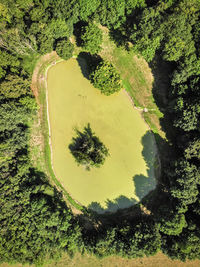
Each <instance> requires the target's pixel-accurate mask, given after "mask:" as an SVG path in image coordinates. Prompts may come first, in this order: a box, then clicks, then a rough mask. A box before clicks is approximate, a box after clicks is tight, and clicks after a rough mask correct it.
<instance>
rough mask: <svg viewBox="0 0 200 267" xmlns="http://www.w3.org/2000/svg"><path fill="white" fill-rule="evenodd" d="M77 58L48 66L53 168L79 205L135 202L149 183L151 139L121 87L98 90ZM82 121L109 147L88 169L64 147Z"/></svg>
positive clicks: (117, 205) (99, 207) (103, 208)
mask: <svg viewBox="0 0 200 267" xmlns="http://www.w3.org/2000/svg"><path fill="white" fill-rule="evenodd" d="M82 63H84V62H82ZM79 64H80V62H79V63H78V61H77V60H76V59H70V60H68V61H62V62H60V63H57V64H56V65H54V66H52V67H51V68H50V69H49V70H48V75H47V91H48V114H49V123H50V133H51V137H50V138H51V145H52V163H53V168H54V171H55V175H56V177H57V179H58V180H59V181H60V183H61V184H62V185H63V187H64V188H65V189H66V190H67V191H68V192H69V193H70V195H71V196H72V197H73V198H74V199H75V200H77V201H78V202H80V203H81V204H82V205H84V206H86V207H88V206H89V207H90V208H92V209H94V210H96V211H98V212H104V211H106V210H108V211H115V210H116V209H117V208H124V207H128V206H131V205H133V204H135V203H136V202H137V201H139V200H140V199H141V198H142V197H143V196H144V195H145V194H147V193H148V192H149V191H150V190H152V189H154V188H155V185H156V182H155V177H154V159H155V153H156V147H155V142H154V138H153V136H152V134H151V133H150V132H149V130H148V127H147V125H146V124H145V122H144V120H143V118H142V116H141V114H140V113H139V112H138V111H137V110H136V109H134V108H133V106H132V103H131V101H130V99H129V97H128V96H127V94H126V92H125V91H124V90H121V91H120V92H119V93H117V94H114V95H111V96H105V95H102V94H101V93H100V91H99V90H98V89H95V88H94V87H93V86H92V84H91V83H90V81H89V80H88V79H86V78H85V77H84V75H83V74H82V71H83V67H82V68H81V67H80V65H79ZM83 65H84V64H83ZM88 123H90V126H91V129H92V131H94V133H95V134H96V135H97V136H98V137H99V138H100V140H101V141H102V142H103V143H104V144H105V146H106V147H107V148H108V149H109V153H110V156H109V157H107V158H106V160H105V163H104V165H103V166H102V167H100V168H93V169H92V170H90V171H86V170H85V169H84V168H83V167H82V166H77V164H76V162H75V160H74V158H73V156H72V154H71V153H70V150H69V148H68V146H69V144H70V143H71V140H72V137H73V136H74V135H75V129H79V130H82V129H83V128H84V127H85V126H86V125H87V124H88Z"/></svg>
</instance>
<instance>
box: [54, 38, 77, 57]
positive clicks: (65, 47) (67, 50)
mask: <svg viewBox="0 0 200 267" xmlns="http://www.w3.org/2000/svg"><path fill="white" fill-rule="evenodd" d="M73 51H74V45H73V44H72V43H71V42H70V41H69V40H68V39H62V40H58V41H57V43H56V53H57V54H58V55H59V57H61V58H63V59H65V60H67V59H69V58H71V57H72V55H73Z"/></svg>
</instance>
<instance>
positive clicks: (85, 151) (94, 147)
mask: <svg viewBox="0 0 200 267" xmlns="http://www.w3.org/2000/svg"><path fill="white" fill-rule="evenodd" d="M76 134H77V136H76V137H73V139H72V143H71V144H70V145H69V149H70V151H71V153H72V155H73V157H74V158H75V160H76V162H77V164H78V165H83V166H84V167H85V168H86V170H90V169H91V168H92V167H97V168H99V167H100V166H101V165H103V164H104V162H105V159H106V157H107V156H108V155H109V153H108V149H107V148H106V146H105V145H104V144H103V143H102V142H101V141H100V140H99V138H98V137H97V136H96V135H95V134H94V133H93V132H92V129H91V127H90V124H88V125H87V126H86V127H84V129H83V132H80V131H79V130H77V129H76Z"/></svg>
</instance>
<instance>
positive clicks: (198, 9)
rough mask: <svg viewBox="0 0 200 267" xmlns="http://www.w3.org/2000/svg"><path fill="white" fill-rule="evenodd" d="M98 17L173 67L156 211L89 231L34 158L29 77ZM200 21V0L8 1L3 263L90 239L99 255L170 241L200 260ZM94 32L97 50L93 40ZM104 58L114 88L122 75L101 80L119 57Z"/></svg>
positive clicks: (0, 92)
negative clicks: (45, 57) (40, 61)
mask: <svg viewBox="0 0 200 267" xmlns="http://www.w3.org/2000/svg"><path fill="white" fill-rule="evenodd" d="M93 20H95V22H96V23H98V22H99V23H101V24H102V25H103V26H107V27H108V28H109V30H110V32H111V33H112V38H113V39H114V40H115V41H116V42H117V44H118V45H122V44H125V48H127V47H128V49H131V50H133V51H135V52H136V53H138V54H141V55H142V56H143V57H145V59H146V60H147V61H148V62H150V63H151V65H152V67H153V71H155V70H156V67H157V69H159V65H157V64H158V62H157V59H158V58H159V60H160V61H162V62H164V63H166V64H168V66H170V76H169V81H168V84H169V86H168V88H167V89H166V90H165V101H160V99H158V98H156V96H159V95H160V94H159V92H158V91H157V92H155V101H156V102H157V103H158V106H159V107H160V109H161V110H162V112H164V118H163V119H162V120H161V124H162V126H163V129H164V130H165V131H166V136H167V141H166V140H162V141H163V143H165V145H166V146H165V147H164V149H163V150H161V162H162V175H161V178H160V182H159V184H158V187H157V189H156V190H155V192H153V194H152V195H151V196H150V200H149V202H148V201H147V202H145V204H146V206H147V207H148V208H149V210H150V214H149V215H148V214H140V216H139V215H137V214H138V213H137V212H135V213H134V211H132V210H130V211H129V213H127V214H128V216H127V215H126V218H125V219H124V217H123V216H120V214H119V216H118V217H117V220H114V218H111V217H109V219H110V221H109V224H105V225H103V224H102V225H101V227H99V228H98V230H96V228H94V229H92V230H88V228H87V227H85V228H84V227H83V229H82V232H81V234H80V229H79V226H78V223H77V220H76V219H75V218H74V216H73V214H72V212H71V210H70V209H69V208H68V207H67V206H66V204H65V202H64V201H63V199H62V195H61V194H60V193H59V192H58V191H57V189H56V188H54V187H52V186H51V185H50V184H49V181H48V179H47V177H46V176H45V174H44V173H41V172H39V171H38V170H37V169H35V168H33V166H32V162H31V160H30V155H29V142H30V141H29V139H30V124H31V123H32V121H31V118H32V116H33V113H34V112H35V111H36V108H37V107H36V103H35V100H34V97H33V95H32V93H31V90H30V87H29V85H30V81H31V74H32V70H33V67H34V62H35V59H37V58H38V56H40V55H43V54H46V53H48V52H51V51H52V50H55V49H56V51H57V52H58V54H59V55H60V56H61V57H63V58H68V57H70V55H71V53H72V46H71V44H70V43H69V41H68V40H70V39H69V37H70V36H71V35H72V33H73V30H74V25H77V23H78V22H80V23H81V24H83V25H94V24H93ZM83 21H84V23H83ZM199 21H200V2H199V0H190V1H188V0H170V1H165V0H163V1H161V0H157V1H145V0H128V1H125V0H109V1H108V0H91V1H87V0H57V1H54V0H40V1H39V0H18V1H13V0H0V29H1V31H0V83H1V87H0V261H7V262H21V263H26V262H27V263H37V264H40V263H42V262H43V261H45V260H46V259H51V258H56V257H58V256H59V255H60V253H61V252H62V251H68V252H69V253H70V254H72V253H73V252H74V251H76V250H77V248H82V246H83V245H82V244H84V247H85V249H86V250H87V251H88V252H93V253H95V254H97V255H99V256H105V255H113V254H118V255H121V256H126V257H142V256H143V255H154V254H155V253H156V252H157V251H158V250H160V249H161V250H162V251H163V252H164V253H165V254H167V255H168V256H170V257H171V258H173V259H181V260H186V259H195V258H200V230H199V220H200V212H199V210H200V194H199V188H200V168H199V162H200V156H199V149H200V124H199V122H200V22H199ZM89 27H91V28H92V27H93V26H88V29H87V31H88V32H89ZM96 29H97V28H96ZM84 39H85V43H86V44H87V45H88V44H89V45H91V47H92V48H91V47H90V48H88V50H90V52H91V53H92V52H94V51H92V50H91V49H93V41H92V38H90V37H89V36H85V37H83V40H84ZM65 40H67V41H66V42H65ZM88 40H89V41H88ZM130 44H132V45H130ZM65 45H66V46H65ZM99 45H100V42H99ZM97 51H98V50H97ZM104 64H105V69H104V70H103V69H102V70H101V71H100V73H99V75H101V74H102V78H101V80H99V79H98V75H97V76H96V77H95V75H94V78H93V79H94V81H95V82H96V81H97V85H98V84H100V86H101V88H103V87H104V88H103V90H106V93H108V94H109V93H110V91H109V90H110V89H112V90H111V91H112V92H113V88H114V87H112V86H113V83H110V85H109V86H108V87H106V84H109V82H108V81H105V83H103V87H102V84H101V82H102V81H104V80H103V78H104V76H105V73H106V71H107V69H109V71H108V75H110V73H111V72H112V71H111V72H110V68H111V67H110V65H109V63H102V65H100V66H99V67H98V68H97V70H100V69H101V67H102V66H104ZM111 69H112V68H111ZM159 71H162V69H160V70H159ZM97 73H98V72H97ZM154 74H155V75H154V78H155V80H156V79H159V77H157V75H156V71H155V73H154ZM116 77H118V75H117V76H116V75H115V74H114V75H113V76H112V75H111V77H110V76H109V78H111V79H114V81H115V78H116ZM119 80H120V79H118V78H117V84H118V85H119V83H118V82H119ZM161 87H162V86H161ZM161 87H160V88H159V90H161V89H162V88H161ZM101 88H100V89H101ZM117 88H119V87H117ZM107 90H108V91H107ZM154 90H155V91H156V88H154ZM156 137H157V140H161V138H160V137H159V136H156ZM160 143H162V142H160ZM160 143H159V144H160ZM69 175H70V174H69ZM122 178H123V177H122ZM144 201H145V200H144ZM148 203H151V204H148ZM135 214H136V215H135ZM102 221H105V218H103V220H102ZM81 222H82V221H81V220H80V221H79V223H80V224H81ZM81 225H82V224H81ZM82 242H83V243H82Z"/></svg>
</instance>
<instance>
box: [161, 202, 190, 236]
mask: <svg viewBox="0 0 200 267" xmlns="http://www.w3.org/2000/svg"><path fill="white" fill-rule="evenodd" d="M157 217H158V219H157V220H158V226H159V230H160V231H161V232H162V233H164V234H166V235H179V234H180V233H181V232H182V230H183V228H185V227H187V222H186V220H185V216H184V214H182V213H179V212H178V211H176V210H173V209H172V207H168V206H165V205H164V206H161V207H160V210H159V212H158V216H157Z"/></svg>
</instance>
